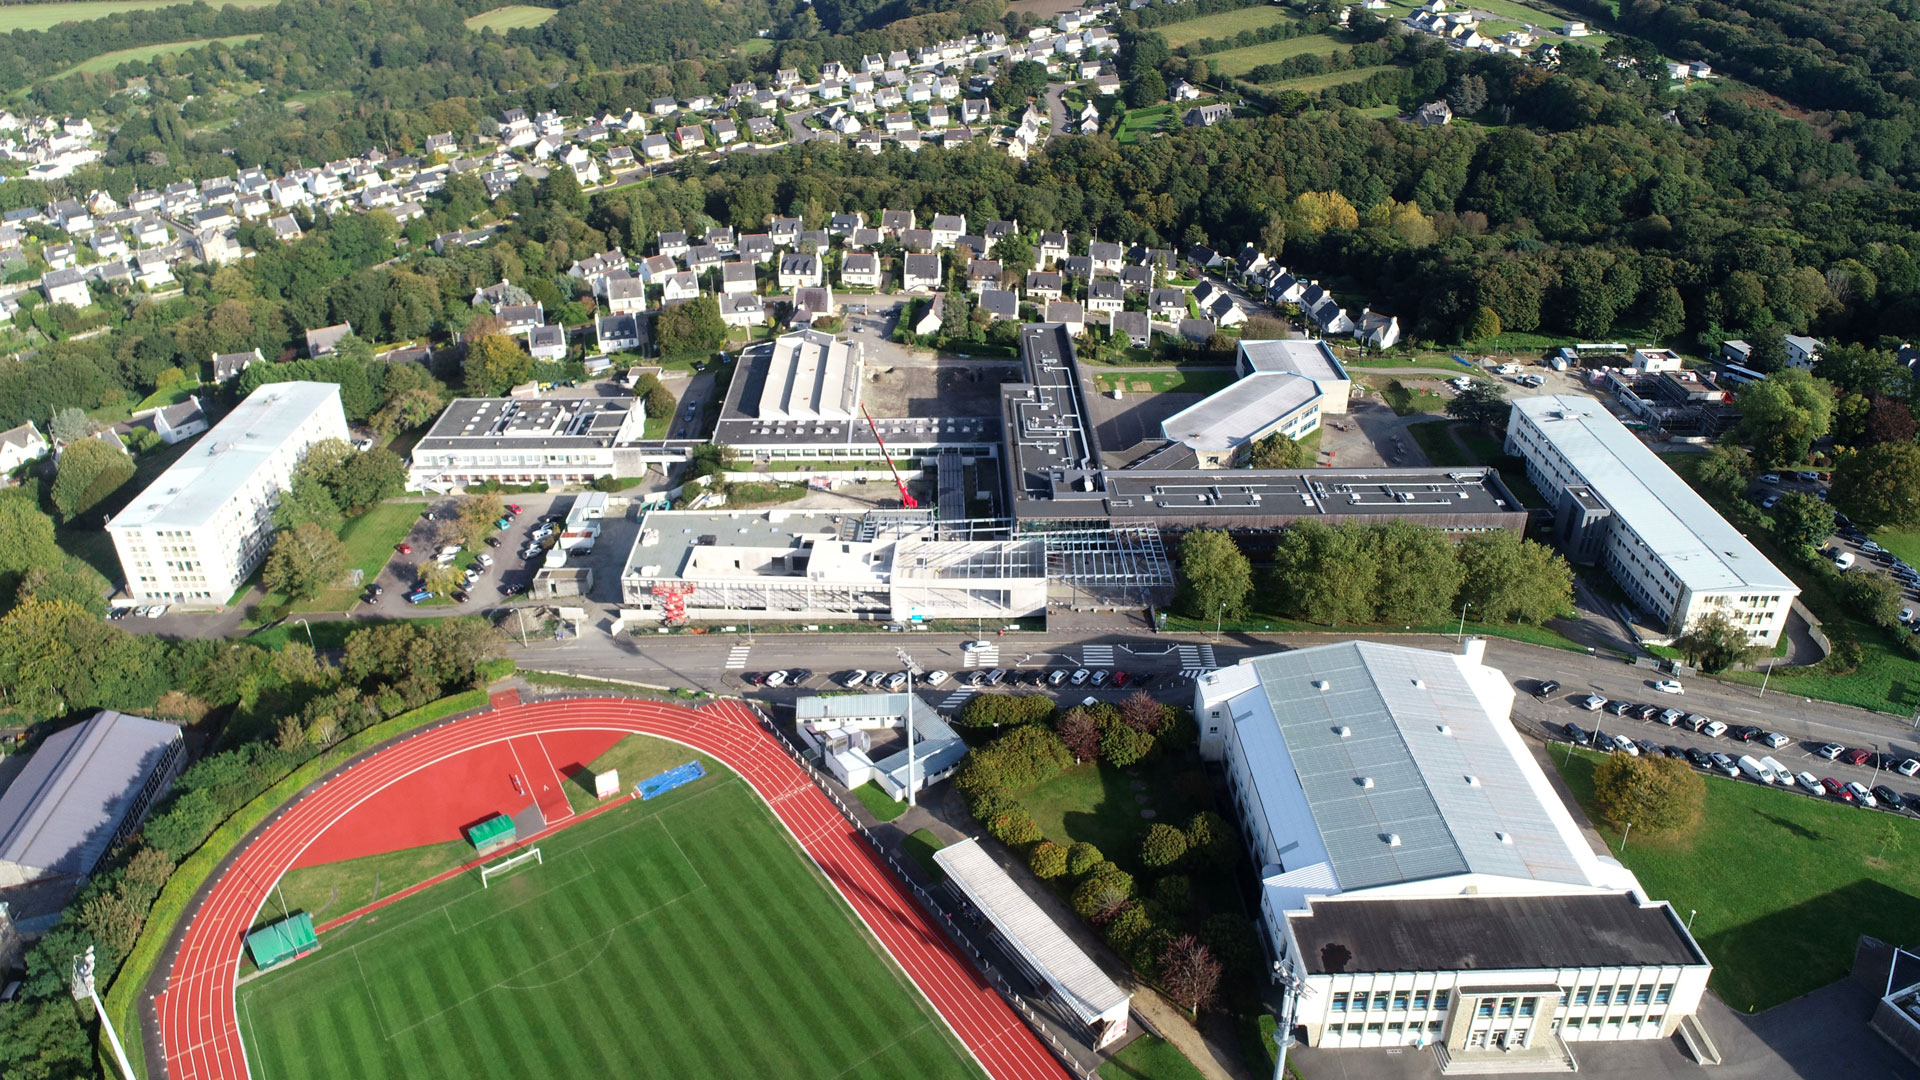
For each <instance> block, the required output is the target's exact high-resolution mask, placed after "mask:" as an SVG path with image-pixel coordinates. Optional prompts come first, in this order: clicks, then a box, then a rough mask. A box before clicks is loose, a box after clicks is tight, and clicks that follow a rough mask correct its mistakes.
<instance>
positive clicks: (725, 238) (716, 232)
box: [704, 225, 740, 255]
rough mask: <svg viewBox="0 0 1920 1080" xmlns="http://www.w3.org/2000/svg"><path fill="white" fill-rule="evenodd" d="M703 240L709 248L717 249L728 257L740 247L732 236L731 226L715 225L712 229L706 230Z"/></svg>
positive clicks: (738, 242) (736, 239) (737, 240)
mask: <svg viewBox="0 0 1920 1080" xmlns="http://www.w3.org/2000/svg"><path fill="white" fill-rule="evenodd" d="M704 239H705V240H706V242H707V244H708V245H709V246H712V247H716V248H719V249H720V250H721V251H723V252H726V253H727V254H729V255H730V254H732V253H733V252H735V251H737V250H739V247H740V241H739V239H738V238H737V237H736V236H735V235H734V232H733V226H731V225H715V226H714V227H713V228H711V229H708V230H707V235H706V236H705V237H704Z"/></svg>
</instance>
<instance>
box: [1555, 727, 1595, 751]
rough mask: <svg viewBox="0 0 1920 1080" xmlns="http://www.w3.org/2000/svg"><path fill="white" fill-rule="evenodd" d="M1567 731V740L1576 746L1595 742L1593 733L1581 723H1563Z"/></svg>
mask: <svg viewBox="0 0 1920 1080" xmlns="http://www.w3.org/2000/svg"><path fill="white" fill-rule="evenodd" d="M1562 726H1563V727H1564V728H1565V729H1566V732H1567V741H1568V742H1570V743H1572V744H1573V745H1575V746H1589V745H1592V743H1593V734H1592V733H1591V732H1589V731H1588V730H1587V729H1586V728H1583V727H1581V726H1580V725H1579V724H1565V725H1562Z"/></svg>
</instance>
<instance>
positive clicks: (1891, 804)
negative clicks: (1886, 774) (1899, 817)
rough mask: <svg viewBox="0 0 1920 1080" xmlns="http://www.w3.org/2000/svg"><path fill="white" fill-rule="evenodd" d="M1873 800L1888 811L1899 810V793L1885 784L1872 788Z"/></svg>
mask: <svg viewBox="0 0 1920 1080" xmlns="http://www.w3.org/2000/svg"><path fill="white" fill-rule="evenodd" d="M1873 798H1874V801H1875V802H1877V803H1879V804H1880V805H1881V806H1884V807H1886V808H1887V809H1889V810H1898V809H1900V793H1899V792H1897V791H1895V790H1893V789H1892V788H1890V787H1888V786H1887V785H1885V784H1875V785H1874V786H1873Z"/></svg>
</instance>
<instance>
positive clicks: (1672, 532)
mask: <svg viewBox="0 0 1920 1080" xmlns="http://www.w3.org/2000/svg"><path fill="white" fill-rule="evenodd" d="M1513 411H1514V413H1515V414H1516V415H1519V416H1524V417H1526V418H1527V420H1528V421H1529V422H1530V423H1531V425H1532V426H1534V427H1535V428H1537V429H1538V430H1539V431H1540V434H1541V435H1542V436H1543V437H1544V438H1545V439H1546V440H1547V442H1548V443H1550V444H1551V445H1552V447H1553V448H1554V450H1556V451H1558V452H1559V454H1560V456H1561V457H1562V458H1564V459H1566V462H1567V464H1568V465H1570V466H1572V468H1573V470H1574V471H1575V472H1577V473H1578V474H1579V475H1580V478H1581V480H1583V481H1584V482H1585V484H1586V486H1588V487H1590V488H1592V489H1593V490H1594V491H1595V492H1596V493H1598V494H1599V496H1600V497H1601V498H1602V499H1604V500H1606V502H1607V505H1608V506H1611V507H1612V508H1613V512H1614V513H1615V514H1617V515H1618V516H1619V518H1620V520H1621V521H1624V522H1625V523H1626V524H1627V527H1628V528H1630V529H1632V530H1633V532H1634V534H1635V535H1636V536H1638V537H1639V538H1640V539H1641V540H1643V541H1645V543H1646V545H1647V546H1648V547H1649V548H1651V549H1652V551H1653V553H1654V555H1655V556H1657V557H1658V558H1659V559H1660V561H1661V563H1662V564H1663V565H1665V566H1666V568H1667V569H1668V570H1670V571H1672V573H1673V575H1674V577H1676V578H1678V579H1679V580H1680V582H1681V584H1683V585H1685V586H1686V587H1687V588H1688V589H1690V590H1692V591H1693V592H1696V593H1699V592H1725V591H1727V590H1731V589H1743V588H1761V589H1768V590H1777V591H1791V592H1796V593H1797V592H1798V591H1799V588H1798V586H1796V585H1795V584H1794V583H1793V579H1792V578H1789V577H1788V576H1787V575H1786V574H1785V573H1783V572H1781V570H1780V568H1779V567H1777V566H1775V565H1773V563H1771V562H1769V561H1768V560H1767V557H1766V556H1765V555H1762V554H1760V549H1758V548H1756V547H1754V546H1753V545H1752V544H1751V543H1749V542H1748V541H1747V538H1746V537H1744V536H1742V535H1741V534H1740V530H1738V529H1736V528H1734V527H1733V526H1732V525H1730V524H1728V522H1727V520H1726V519H1725V518H1723V517H1721V516H1720V515H1719V514H1718V513H1717V512H1715V511H1714V509H1713V507H1712V506H1709V505H1708V504H1707V501H1706V500H1705V499H1702V498H1701V497H1700V496H1699V494H1698V493H1696V492H1695V491H1694V490H1693V488H1692V487H1690V486H1689V485H1688V484H1687V482H1686V481H1685V480H1682V479H1680V477H1678V476H1676V475H1675V474H1674V472H1673V470H1672V469H1669V468H1668V467H1667V465H1666V463H1665V462H1663V461H1661V460H1660V455H1658V454H1655V453H1654V452H1653V451H1652V450H1651V449H1649V448H1648V447H1647V444H1645V443H1643V442H1641V441H1640V439H1639V437H1638V436H1636V435H1635V434H1634V433H1633V432H1631V431H1628V430H1627V429H1626V427H1625V425H1623V424H1621V423H1620V421H1618V420H1616V419H1614V416H1613V414H1612V413H1610V412H1608V411H1607V409H1606V406H1604V405H1602V404H1600V403H1599V402H1598V401H1595V400H1594V399H1592V398H1588V397H1579V396H1575V395H1572V394H1544V395H1539V396H1536V397H1524V398H1516V399H1514V402H1513Z"/></svg>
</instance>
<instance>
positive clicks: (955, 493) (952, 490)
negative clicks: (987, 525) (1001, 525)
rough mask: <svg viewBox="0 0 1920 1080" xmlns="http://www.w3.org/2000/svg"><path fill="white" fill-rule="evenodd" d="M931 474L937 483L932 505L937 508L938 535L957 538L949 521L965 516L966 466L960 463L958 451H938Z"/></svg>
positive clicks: (943, 537) (947, 538)
mask: <svg viewBox="0 0 1920 1080" xmlns="http://www.w3.org/2000/svg"><path fill="white" fill-rule="evenodd" d="M933 475H934V481H935V483H936V484H937V485H938V495H937V497H936V498H935V500H934V505H935V506H936V507H937V508H938V509H937V515H938V518H939V521H940V525H939V530H940V536H941V538H942V539H946V540H954V539H959V537H956V536H955V535H954V534H953V526H952V524H951V523H953V522H956V521H959V520H960V519H962V518H964V517H966V516H967V482H966V466H965V465H963V464H961V461H960V451H958V450H942V451H940V456H939V458H938V459H937V460H936V461H935V463H934V466H933Z"/></svg>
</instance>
